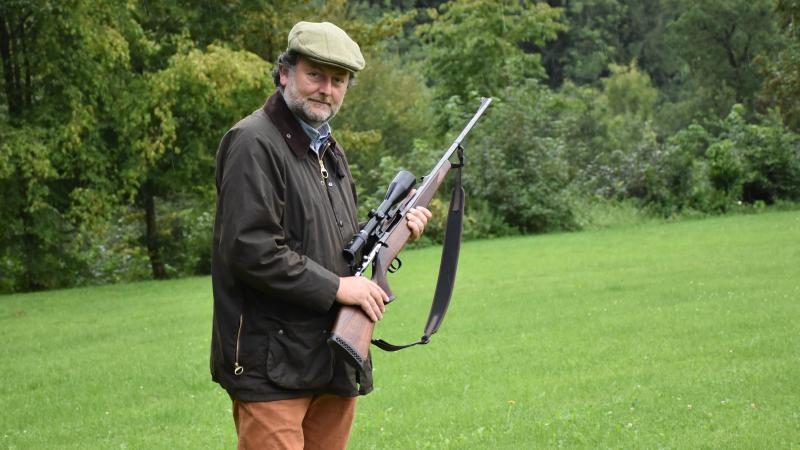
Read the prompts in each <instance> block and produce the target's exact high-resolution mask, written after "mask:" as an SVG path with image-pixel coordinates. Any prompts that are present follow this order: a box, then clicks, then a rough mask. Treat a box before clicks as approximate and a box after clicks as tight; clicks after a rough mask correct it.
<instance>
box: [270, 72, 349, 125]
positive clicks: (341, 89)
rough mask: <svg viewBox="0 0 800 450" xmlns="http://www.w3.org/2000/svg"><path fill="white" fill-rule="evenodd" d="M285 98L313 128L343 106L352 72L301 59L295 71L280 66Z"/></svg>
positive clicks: (296, 112)
mask: <svg viewBox="0 0 800 450" xmlns="http://www.w3.org/2000/svg"><path fill="white" fill-rule="evenodd" d="M280 75H281V80H280V81H281V86H283V88H284V90H283V97H284V99H285V100H286V104H287V105H288V106H289V109H291V110H292V112H293V113H295V114H296V115H297V116H298V117H300V118H301V119H303V120H304V121H306V122H308V124H309V125H311V126H313V127H317V128H318V127H319V126H320V125H322V124H323V123H324V122H327V121H328V120H330V119H331V118H332V117H333V116H334V115H336V113H337V112H338V111H339V107H341V106H342V101H343V100H344V95H345V94H346V93H347V82H348V81H349V80H350V72H348V71H347V70H345V69H340V68H338V67H335V66H329V65H327V64H319V63H316V62H314V61H310V60H308V59H305V58H303V57H300V58H298V60H297V64H296V65H295V67H294V70H291V71H290V70H287V69H286V67H281V69H280Z"/></svg>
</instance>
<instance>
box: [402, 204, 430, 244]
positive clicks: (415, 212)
mask: <svg viewBox="0 0 800 450" xmlns="http://www.w3.org/2000/svg"><path fill="white" fill-rule="evenodd" d="M431 215H432V214H431V212H430V211H428V208H425V207H424V206H415V207H413V208H411V209H409V210H408V214H406V220H408V228H409V229H410V230H411V240H412V241H416V240H417V239H419V237H420V236H422V232H423V231H424V230H425V225H427V224H428V219H430V218H431Z"/></svg>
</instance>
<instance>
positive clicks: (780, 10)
mask: <svg viewBox="0 0 800 450" xmlns="http://www.w3.org/2000/svg"><path fill="white" fill-rule="evenodd" d="M775 13H776V15H777V17H778V21H779V26H780V29H781V30H782V32H783V38H784V43H783V47H782V48H780V49H779V50H778V51H777V52H776V53H775V55H774V56H772V57H769V56H770V55H765V57H764V58H762V60H761V64H762V67H763V73H764V76H765V77H766V80H765V83H764V96H765V97H766V98H767V102H768V103H769V104H772V105H776V106H778V107H779V108H780V111H781V114H782V115H783V120H784V122H785V123H786V126H788V127H790V128H791V129H792V130H794V131H796V132H800V25H798V23H800V1H798V0H778V1H777V4H776V7H775Z"/></svg>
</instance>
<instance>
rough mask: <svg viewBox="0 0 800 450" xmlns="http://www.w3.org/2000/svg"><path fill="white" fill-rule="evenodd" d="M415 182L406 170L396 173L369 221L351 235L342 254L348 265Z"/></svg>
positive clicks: (415, 179) (413, 177)
mask: <svg viewBox="0 0 800 450" xmlns="http://www.w3.org/2000/svg"><path fill="white" fill-rule="evenodd" d="M416 182H417V178H416V177H415V176H414V174H413V173H411V172H409V171H407V170H401V171H400V172H397V175H395V177H394V180H392V182H391V183H389V189H387V190H386V197H384V199H383V202H381V204H380V205H379V206H378V208H377V209H373V210H372V211H370V212H369V221H368V222H367V224H366V225H364V226H363V227H362V228H361V230H360V231H359V232H358V233H356V234H355V235H353V239H351V240H350V242H349V243H348V244H347V246H346V247H345V248H344V250H343V251H342V253H343V254H344V257H345V259H347V262H349V263H350V264H353V262H355V261H356V255H358V254H359V252H361V250H362V249H363V248H364V244H366V243H367V241H368V240H369V238H370V236H371V235H372V234H373V233H374V232H375V230H376V229H377V228H378V225H380V224H381V223H382V222H383V220H384V219H386V215H387V213H388V212H389V210H390V209H391V208H392V206H394V205H396V204H397V203H398V202H400V200H402V199H404V198H406V197H407V196H408V193H409V192H411V189H412V188H413V187H414V185H415V184H416Z"/></svg>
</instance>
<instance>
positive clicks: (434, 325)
mask: <svg viewBox="0 0 800 450" xmlns="http://www.w3.org/2000/svg"><path fill="white" fill-rule="evenodd" d="M457 152H458V153H457V154H458V164H453V165H452V166H451V168H452V169H456V171H455V183H454V186H453V193H452V194H451V196H450V207H449V210H448V212H447V228H446V229H445V232H444V248H443V249H442V259H441V262H440V263H439V278H438V280H437V281H436V291H435V293H434V294H433V302H432V303H431V311H430V313H429V314H428V323H427V324H426V325H425V332H424V333H425V334H423V336H422V337H421V338H420V339H419V340H418V341H416V342H412V343H410V344H406V345H394V344H390V343H388V342H386V341H384V340H383V339H373V340H372V343H373V344H374V345H375V346H376V347H378V348H380V349H381V350H385V351H387V352H395V351H397V350H402V349H404V348H408V347H413V346H415V345H418V344H427V343H428V342H430V339H431V336H433V334H434V333H436V331H438V330H439V326H441V324H442V321H443V320H444V315H445V314H446V313H447V307H448V306H449V305H450V298H451V297H452V295H453V288H454V286H455V282H456V270H457V269H458V254H459V251H460V250H461V231H462V230H463V224H464V197H465V195H464V187H463V185H462V183H461V168H462V167H464V149H463V148H462V147H461V146H460V145H459V146H458V149H457Z"/></svg>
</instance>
